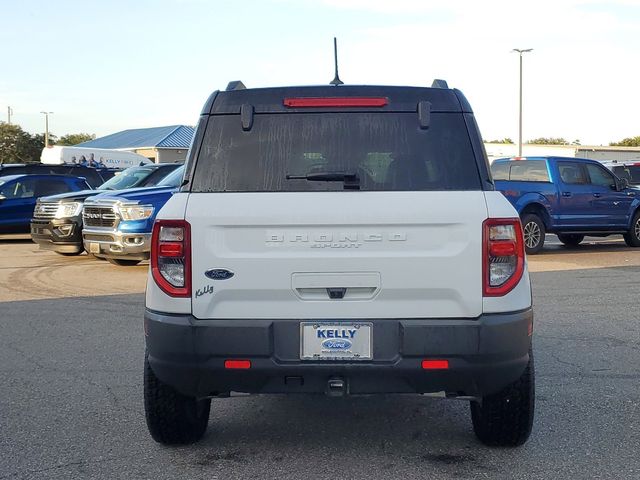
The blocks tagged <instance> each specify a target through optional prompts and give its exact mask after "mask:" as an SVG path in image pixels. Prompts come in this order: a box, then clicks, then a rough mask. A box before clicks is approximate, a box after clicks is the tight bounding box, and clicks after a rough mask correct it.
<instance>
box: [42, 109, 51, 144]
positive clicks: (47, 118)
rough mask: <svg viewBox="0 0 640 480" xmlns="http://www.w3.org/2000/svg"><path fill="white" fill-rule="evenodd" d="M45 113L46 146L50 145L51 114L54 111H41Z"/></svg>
mask: <svg viewBox="0 0 640 480" xmlns="http://www.w3.org/2000/svg"><path fill="white" fill-rule="evenodd" d="M40 113H43V114H44V148H48V147H49V115H51V114H53V112H40Z"/></svg>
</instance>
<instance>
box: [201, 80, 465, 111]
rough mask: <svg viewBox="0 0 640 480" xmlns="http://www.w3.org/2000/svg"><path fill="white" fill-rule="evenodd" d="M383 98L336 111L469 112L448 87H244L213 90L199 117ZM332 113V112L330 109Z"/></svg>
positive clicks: (456, 92) (289, 109) (461, 99)
mask: <svg viewBox="0 0 640 480" xmlns="http://www.w3.org/2000/svg"><path fill="white" fill-rule="evenodd" d="M309 97H311V98H325V97H385V98H386V99H387V100H388V103H387V105H385V106H384V107H375V108H371V107H364V108H363V107H349V108H344V107H341V108H340V111H372V110H374V111H393V112H415V111H416V110H417V105H418V103H419V102H429V103H430V104H431V112H436V113H437V112H469V113H472V111H471V107H470V106H469V103H468V102H467V100H466V99H465V97H464V95H463V94H462V92H460V91H459V90H456V89H449V88H426V87H398V86H381V85H379V86H375V85H341V86H338V87H336V86H331V85H322V86H311V87H273V88H247V89H237V90H231V91H216V92H213V94H211V96H210V97H209V99H208V100H207V103H206V104H205V106H204V108H203V110H202V114H203V115H207V114H238V113H240V109H241V107H242V105H246V104H248V105H250V106H251V107H253V111H254V112H255V113H277V112H314V111H327V108H326V107H322V108H318V107H311V108H309V107H305V108H291V107H286V106H285V105H284V99H285V98H309ZM334 110H335V109H334Z"/></svg>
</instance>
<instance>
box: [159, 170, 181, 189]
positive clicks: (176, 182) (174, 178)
mask: <svg viewBox="0 0 640 480" xmlns="http://www.w3.org/2000/svg"><path fill="white" fill-rule="evenodd" d="M183 175H184V165H183V166H181V167H178V168H176V169H175V170H174V171H173V172H171V173H170V174H169V175H167V176H166V177H164V178H163V179H162V180H160V181H159V182H158V185H157V186H158V187H175V188H178V187H179V186H180V184H181V183H182V176H183Z"/></svg>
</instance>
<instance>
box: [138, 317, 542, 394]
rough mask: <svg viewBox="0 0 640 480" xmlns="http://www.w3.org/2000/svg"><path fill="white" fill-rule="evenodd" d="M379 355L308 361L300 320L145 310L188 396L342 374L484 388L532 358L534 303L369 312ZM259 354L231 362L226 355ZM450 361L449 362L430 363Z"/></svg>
mask: <svg viewBox="0 0 640 480" xmlns="http://www.w3.org/2000/svg"><path fill="white" fill-rule="evenodd" d="M366 321H367V322H371V323H373V335H372V337H373V340H372V342H373V344H372V350H373V360H370V361H352V362H344V361H301V360H300V333H299V332H300V326H299V325H300V321H299V320H245V319H243V320H236V319H232V320H198V319H195V318H194V317H193V316H191V315H174V314H163V313H159V312H154V311H150V310H146V311H145V334H146V343H147V350H148V354H149V362H150V364H151V367H152V368H153V371H154V373H155V374H156V376H158V378H160V379H161V380H162V381H163V382H165V383H167V384H169V385H172V386H173V387H174V388H176V389H177V390H179V391H180V392H182V393H183V394H185V395H189V396H198V397H200V396H212V395H224V394H227V393H229V392H245V393H325V392H326V388H327V382H328V381H329V380H330V379H333V378H340V379H342V380H344V383H345V384H346V391H347V393H351V394H369V393H431V392H442V391H444V392H447V393H450V394H456V395H468V396H474V397H477V396H483V395H487V394H490V393H494V392H497V391H499V390H500V389H502V388H503V387H504V386H506V385H507V384H509V383H511V382H513V381H515V380H516V379H517V378H518V377H519V376H520V375H521V374H522V372H523V371H524V368H525V367H526V365H527V362H528V360H529V348H530V345H531V337H530V334H529V332H530V331H531V325H532V322H533V313H532V310H531V309H527V310H524V311H520V312H514V313H508V314H489V315H482V316H480V317H478V318H477V319H472V320H469V319H406V320H402V319H400V320H399V319H367V320H366ZM228 359H242V360H250V361H251V368H250V369H248V370H226V369H225V367H224V362H225V360H228ZM423 359H446V360H448V361H449V368H448V369H446V370H423V369H422V368H421V364H422V360H423Z"/></svg>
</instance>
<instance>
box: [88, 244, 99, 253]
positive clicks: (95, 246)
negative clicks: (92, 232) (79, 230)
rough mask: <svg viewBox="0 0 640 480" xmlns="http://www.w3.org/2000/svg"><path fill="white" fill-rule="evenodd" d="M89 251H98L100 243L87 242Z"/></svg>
mask: <svg viewBox="0 0 640 480" xmlns="http://www.w3.org/2000/svg"><path fill="white" fill-rule="evenodd" d="M89 253H100V244H99V243H95V242H91V243H90V244H89Z"/></svg>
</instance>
